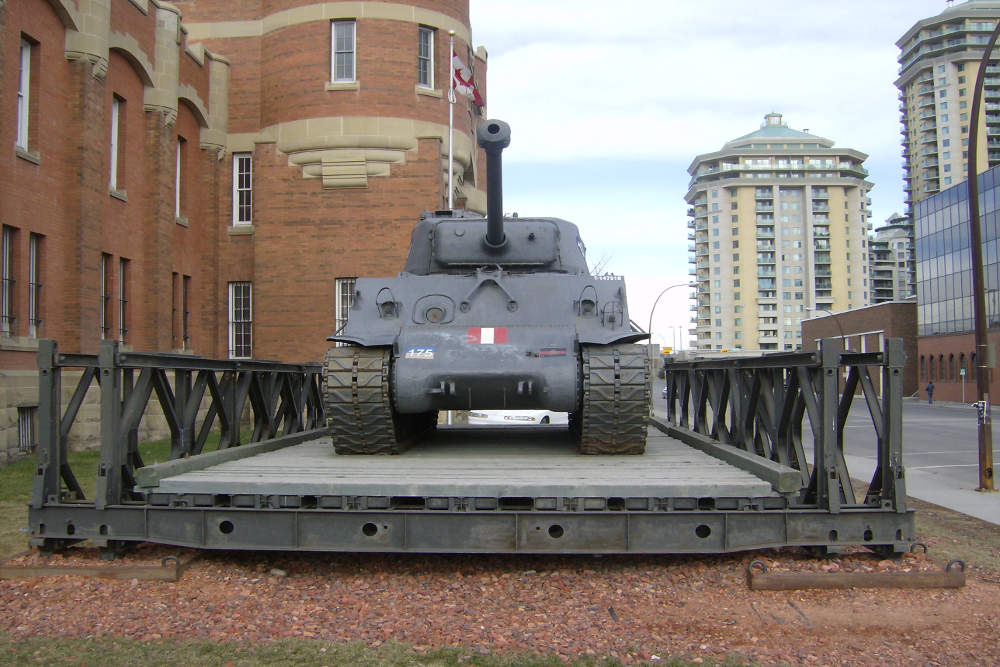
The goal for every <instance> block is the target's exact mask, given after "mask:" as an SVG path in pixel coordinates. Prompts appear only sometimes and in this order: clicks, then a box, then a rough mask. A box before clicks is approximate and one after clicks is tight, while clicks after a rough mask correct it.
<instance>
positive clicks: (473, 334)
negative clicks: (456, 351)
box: [465, 327, 507, 345]
mask: <svg viewBox="0 0 1000 667" xmlns="http://www.w3.org/2000/svg"><path fill="white" fill-rule="evenodd" d="M465 342H466V343H468V344H469V345H503V344H504V343H506V342H507V327H469V331H468V333H467V334H466V337H465Z"/></svg>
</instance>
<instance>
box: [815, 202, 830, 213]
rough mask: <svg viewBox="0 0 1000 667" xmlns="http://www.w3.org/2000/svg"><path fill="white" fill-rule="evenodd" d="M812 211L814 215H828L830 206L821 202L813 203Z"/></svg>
mask: <svg viewBox="0 0 1000 667" xmlns="http://www.w3.org/2000/svg"><path fill="white" fill-rule="evenodd" d="M813 211H814V212H816V213H829V212H830V205H829V204H826V203H823V202H813Z"/></svg>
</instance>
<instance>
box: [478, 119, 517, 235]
mask: <svg viewBox="0 0 1000 667" xmlns="http://www.w3.org/2000/svg"><path fill="white" fill-rule="evenodd" d="M476 141H477V142H478V143H479V145H480V146H481V147H482V148H483V150H485V151H486V245H487V246H489V247H491V248H500V247H502V246H503V245H504V243H505V242H506V241H507V237H506V236H505V235H504V232H503V160H502V158H501V153H503V149H505V148H507V146H509V145H510V125H508V124H507V123H505V122H503V121H502V120H487V121H484V122H483V123H482V124H481V125H480V126H479V127H478V128H477V129H476Z"/></svg>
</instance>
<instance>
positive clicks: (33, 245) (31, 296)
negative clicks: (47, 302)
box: [28, 234, 42, 338]
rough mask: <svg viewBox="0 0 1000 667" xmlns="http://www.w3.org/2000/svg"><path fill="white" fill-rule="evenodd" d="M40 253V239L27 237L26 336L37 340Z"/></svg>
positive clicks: (39, 327)
mask: <svg viewBox="0 0 1000 667" xmlns="http://www.w3.org/2000/svg"><path fill="white" fill-rule="evenodd" d="M41 252H42V237H41V236H40V235H39V234H32V235H31V236H29V237H28V336H30V337H31V338H38V332H39V330H41V327H42V318H41V303H42V301H41V298H42V281H41V266H40V265H41V259H42V258H41Z"/></svg>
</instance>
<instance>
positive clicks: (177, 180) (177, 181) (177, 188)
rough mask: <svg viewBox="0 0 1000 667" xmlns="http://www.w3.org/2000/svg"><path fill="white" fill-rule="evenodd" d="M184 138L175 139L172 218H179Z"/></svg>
mask: <svg viewBox="0 0 1000 667" xmlns="http://www.w3.org/2000/svg"><path fill="white" fill-rule="evenodd" d="M185 143H186V142H185V140H184V137H181V136H178V137H177V158H176V161H175V168H174V217H175V218H179V217H181V162H183V161H184V144H185Z"/></svg>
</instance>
